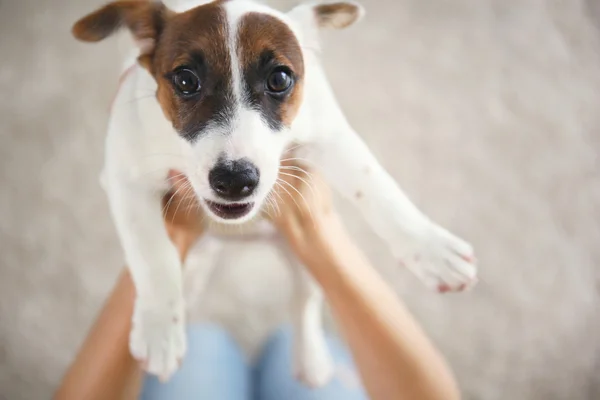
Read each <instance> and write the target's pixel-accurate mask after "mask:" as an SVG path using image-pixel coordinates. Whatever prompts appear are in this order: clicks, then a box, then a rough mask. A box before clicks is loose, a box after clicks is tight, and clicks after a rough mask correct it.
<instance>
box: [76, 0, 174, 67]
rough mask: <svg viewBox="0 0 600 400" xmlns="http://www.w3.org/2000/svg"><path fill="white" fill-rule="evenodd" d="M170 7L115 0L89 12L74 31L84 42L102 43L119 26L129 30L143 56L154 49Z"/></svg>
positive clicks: (137, 0) (136, 0)
mask: <svg viewBox="0 0 600 400" xmlns="http://www.w3.org/2000/svg"><path fill="white" fill-rule="evenodd" d="M168 12H169V10H168V9H167V8H166V7H165V5H164V4H163V3H161V2H155V1H148V0H123V1H115V2H112V3H109V4H107V5H105V6H104V7H102V8H100V9H98V10H96V11H94V12H93V13H91V14H88V15H86V16H85V17H83V18H82V19H80V20H79V21H77V22H76V23H75V25H73V29H72V33H73V36H75V37H76V38H77V39H79V40H82V41H84V42H98V41H100V40H102V39H104V38H106V37H108V36H110V35H111V34H113V33H115V32H116V31H117V30H119V28H121V27H126V28H128V29H129V31H130V32H131V34H132V35H133V38H134V39H135V42H136V44H137V45H138V46H139V47H140V49H141V53H142V55H144V54H150V53H152V52H153V50H154V46H155V44H156V40H157V39H158V36H159V35H160V33H161V31H162V28H163V25H164V22H165V19H166V17H167V14H168Z"/></svg>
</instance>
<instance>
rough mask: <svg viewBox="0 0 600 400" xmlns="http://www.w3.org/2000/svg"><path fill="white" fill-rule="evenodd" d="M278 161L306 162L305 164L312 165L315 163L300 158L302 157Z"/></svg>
mask: <svg viewBox="0 0 600 400" xmlns="http://www.w3.org/2000/svg"><path fill="white" fill-rule="evenodd" d="M279 161H280V162H285V161H303V162H306V163H308V164H313V165H314V164H315V162H314V161H311V160H309V159H307V158H302V157H291V158H284V159H282V160H279Z"/></svg>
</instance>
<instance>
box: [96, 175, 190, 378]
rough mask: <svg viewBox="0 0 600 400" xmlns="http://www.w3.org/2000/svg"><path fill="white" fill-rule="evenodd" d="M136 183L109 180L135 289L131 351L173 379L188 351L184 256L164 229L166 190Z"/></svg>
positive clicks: (155, 371) (151, 368)
mask: <svg viewBox="0 0 600 400" xmlns="http://www.w3.org/2000/svg"><path fill="white" fill-rule="evenodd" d="M134 185H135V183H131V182H120V181H119V180H118V179H115V178H113V179H110V178H108V179H107V180H106V189H107V194H108V198H109V203H110V206H111V211H112V213H113V218H114V220H115V224H116V227H117V232H118V234H119V237H120V239H121V243H122V246H123V249H124V252H125V257H126V260H127V265H128V266H129V271H130V273H131V276H132V278H133V282H134V285H135V288H136V300H135V306H134V311H133V326H132V331H131V334H130V342H129V344H130V350H131V353H132V355H133V356H134V357H135V358H136V359H137V360H139V361H141V362H142V363H143V364H144V368H145V369H146V371H147V372H149V373H151V374H154V375H158V376H160V377H161V378H162V379H168V378H169V377H170V376H171V375H172V374H173V373H174V372H175V371H176V370H177V368H178V366H179V362H180V361H181V359H182V357H183V356H184V353H185V350H186V341H185V326H184V323H185V320H184V319H185V305H184V300H183V291H182V271H181V261H180V259H179V254H178V252H177V249H176V248H175V246H174V245H173V244H172V242H171V240H170V239H169V236H168V234H167V231H166V229H165V225H164V222H163V214H162V208H161V207H162V201H161V194H160V193H159V192H158V191H157V190H154V191H153V190H152V189H148V188H143V187H137V186H135V187H134Z"/></svg>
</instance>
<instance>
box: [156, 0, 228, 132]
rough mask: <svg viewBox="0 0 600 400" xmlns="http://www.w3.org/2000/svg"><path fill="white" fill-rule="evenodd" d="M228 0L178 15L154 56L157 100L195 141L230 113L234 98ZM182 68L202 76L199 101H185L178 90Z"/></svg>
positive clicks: (172, 119) (171, 22)
mask: <svg viewBox="0 0 600 400" xmlns="http://www.w3.org/2000/svg"><path fill="white" fill-rule="evenodd" d="M223 2H224V1H223V0H221V1H215V2H212V3H209V4H206V5H202V6H199V7H196V8H194V9H191V10H189V11H186V12H183V13H180V14H174V15H173V16H172V17H171V18H170V19H169V20H168V22H167V23H166V24H165V27H164V30H163V33H162V35H161V36H160V38H159V41H158V44H157V48H156V52H155V54H154V57H153V62H152V65H153V70H154V77H155V78H156V81H157V82H158V92H157V98H158V100H159V102H160V104H161V106H162V108H163V110H164V112H165V114H166V115H167V118H169V119H170V120H171V122H172V123H173V126H174V127H175V129H177V130H178V131H179V133H180V134H182V136H184V137H187V138H190V139H193V137H194V135H197V134H199V132H201V130H202V129H203V128H204V127H205V126H206V124H207V123H208V122H209V121H210V120H212V119H214V118H215V117H216V116H219V115H224V114H225V113H226V111H227V109H228V104H227V101H228V99H230V98H231V94H232V87H231V85H232V79H231V57H230V55H229V50H228V48H227V37H228V32H227V29H228V24H227V19H226V14H225V10H224V9H223V8H222V6H221V5H222V3H223ZM178 68H187V69H190V70H193V71H194V72H195V73H196V74H197V75H198V77H199V78H200V85H201V93H200V94H199V95H198V96H197V97H194V98H189V99H184V98H181V97H180V96H178V95H177V94H176V93H175V92H174V89H173V86H172V75H171V74H172V73H173V71H175V70H176V69H178Z"/></svg>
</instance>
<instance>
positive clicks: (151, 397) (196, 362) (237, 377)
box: [140, 325, 367, 400]
mask: <svg viewBox="0 0 600 400" xmlns="http://www.w3.org/2000/svg"><path fill="white" fill-rule="evenodd" d="M188 343H189V348H188V352H187V355H186V357H185V360H184V361H183V364H182V366H181V368H180V370H179V371H178V372H177V373H176V374H175V375H174V376H173V377H172V378H171V379H170V380H169V382H167V383H164V384H163V383H161V382H160V381H159V380H158V379H157V378H156V377H151V376H148V377H146V379H145V380H144V385H143V388H142V394H141V397H140V399H141V400H173V399H176V400H192V399H193V400H213V399H215V400H216V399H218V400H251V399H254V400H282V399H285V400H337V399H345V400H366V399H367V396H366V394H365V393H364V390H363V389H362V387H361V385H360V382H359V378H358V375H357V374H356V372H355V368H354V366H353V363H352V358H351V356H350V354H349V352H348V351H347V349H346V348H345V347H344V346H343V345H342V344H341V343H340V342H339V341H338V340H336V339H333V338H329V339H328V344H329V348H330V351H331V353H332V356H333V358H334V360H335V364H336V375H335V377H334V379H333V380H332V381H331V382H330V383H329V384H328V385H326V386H325V387H323V388H319V389H315V390H312V389H309V388H308V387H306V386H304V385H303V384H302V383H300V382H298V381H297V380H296V379H294V377H293V376H292V372H291V371H292V367H291V365H292V358H291V349H292V332H291V329H289V328H285V329H280V330H278V331H277V332H276V333H275V334H274V335H273V336H272V337H271V338H270V339H269V340H268V341H267V344H266V345H265V346H264V348H263V351H262V353H261V355H260V357H259V358H258V362H257V364H256V365H255V366H254V367H253V368H251V367H250V366H249V365H248V363H247V362H246V359H245V357H244V355H243V353H242V351H241V350H240V348H239V346H238V345H237V343H236V342H235V340H234V339H233V338H232V337H231V336H230V335H229V334H228V333H227V332H226V331H225V330H223V329H221V328H219V327H216V326H212V325H193V326H191V327H189V328H188Z"/></svg>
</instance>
